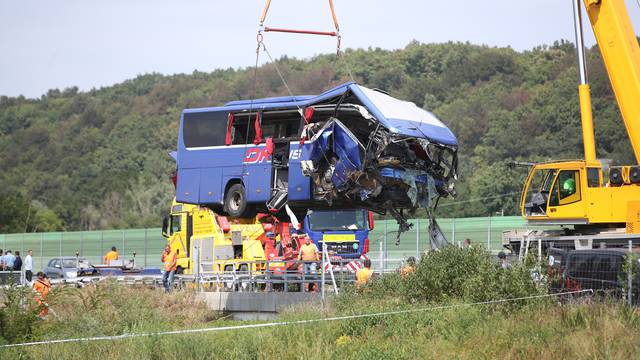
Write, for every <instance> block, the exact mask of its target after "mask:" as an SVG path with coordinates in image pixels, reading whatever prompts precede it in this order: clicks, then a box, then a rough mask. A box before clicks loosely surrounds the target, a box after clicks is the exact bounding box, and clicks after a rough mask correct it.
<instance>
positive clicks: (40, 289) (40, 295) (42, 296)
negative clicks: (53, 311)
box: [33, 271, 51, 318]
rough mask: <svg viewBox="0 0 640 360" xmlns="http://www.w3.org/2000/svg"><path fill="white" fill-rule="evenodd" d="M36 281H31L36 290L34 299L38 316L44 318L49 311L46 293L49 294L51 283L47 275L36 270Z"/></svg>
mask: <svg viewBox="0 0 640 360" xmlns="http://www.w3.org/2000/svg"><path fill="white" fill-rule="evenodd" d="M36 277H37V279H36V281H35V282H34V283H33V289H34V290H35V291H36V296H35V300H36V302H37V303H38V306H39V308H41V309H42V310H40V313H39V314H38V316H40V318H44V317H45V316H47V314H48V313H49V304H48V303H47V295H48V294H49V290H51V283H50V282H49V279H47V276H46V275H45V274H44V273H43V272H42V271H40V272H38V274H36Z"/></svg>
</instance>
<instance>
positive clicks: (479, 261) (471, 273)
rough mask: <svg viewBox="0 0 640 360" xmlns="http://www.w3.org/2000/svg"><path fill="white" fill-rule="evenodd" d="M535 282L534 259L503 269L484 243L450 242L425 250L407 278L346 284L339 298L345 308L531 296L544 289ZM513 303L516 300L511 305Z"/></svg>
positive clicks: (386, 277)
mask: <svg viewBox="0 0 640 360" xmlns="http://www.w3.org/2000/svg"><path fill="white" fill-rule="evenodd" d="M545 291H546V287H545V286H543V285H540V284H536V283H535V282H534V281H533V280H532V277H531V273H530V271H529V265H521V264H513V265H512V267H511V268H509V269H506V270H505V269H502V268H501V267H500V265H499V264H498V263H497V262H496V261H495V260H494V259H493V258H492V256H491V255H490V254H489V253H488V252H487V251H486V250H484V249H482V248H478V247H471V248H468V249H461V248H459V247H457V246H453V245H449V246H446V247H444V248H442V249H440V250H439V251H433V252H429V253H426V254H425V255H423V257H422V259H421V261H419V262H418V264H417V266H416V270H415V272H414V273H412V274H410V275H409V276H407V277H406V278H402V277H401V276H400V275H399V274H398V273H393V274H386V275H384V276H381V277H378V278H375V279H373V280H372V281H371V282H370V283H369V284H368V285H367V286H365V287H363V288H361V289H356V288H355V287H352V288H348V289H345V291H344V292H343V294H342V296H340V297H338V298H337V299H336V301H335V304H336V307H337V308H338V310H341V311H348V310H349V309H353V310H355V309H357V308H358V307H360V306H362V305H364V304H366V307H367V308H369V307H370V305H369V303H378V304H381V303H384V304H386V305H392V304H395V305H396V307H397V306H398V305H402V304H415V303H443V302H481V301H489V300H495V299H505V298H517V297H526V296H530V295H538V294H542V293H545ZM510 306H512V305H510Z"/></svg>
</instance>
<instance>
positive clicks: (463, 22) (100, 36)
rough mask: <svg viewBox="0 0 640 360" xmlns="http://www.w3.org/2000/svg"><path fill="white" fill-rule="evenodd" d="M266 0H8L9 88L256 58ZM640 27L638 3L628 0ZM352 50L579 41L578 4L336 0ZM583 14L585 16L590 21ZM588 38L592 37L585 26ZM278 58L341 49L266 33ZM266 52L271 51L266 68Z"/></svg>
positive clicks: (305, 1) (2, 4) (295, 22)
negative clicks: (456, 43)
mask: <svg viewBox="0 0 640 360" xmlns="http://www.w3.org/2000/svg"><path fill="white" fill-rule="evenodd" d="M264 3H265V0H235V1H230V0H225V1H221V0H208V1H207V0H182V1H175V0H110V1H98V0H58V1H51V0H42V1H36V0H13V1H12V0H0V95H8V96H17V95H24V96H27V97H39V96H40V95H42V94H44V93H46V92H47V90H48V89H52V88H59V89H64V88H66V87H71V86H77V87H79V88H80V90H89V89H91V88H94V87H95V88H99V87H101V86H108V85H112V84H115V83H119V82H122V81H124V80H127V79H130V78H133V77H135V76H137V75H140V74H145V73H151V72H158V73H162V74H175V73H192V72H193V71H194V70H199V71H212V70H214V69H217V68H229V67H234V68H238V67H248V66H253V64H254V62H255V46H256V36H255V35H256V32H257V29H258V19H259V17H260V14H261V12H262V8H263V6H264ZM626 3H627V7H628V9H629V13H630V15H631V20H632V22H633V23H634V25H635V27H636V28H638V27H640V8H639V7H638V4H637V3H636V0H626ZM334 4H335V7H336V13H337V16H338V20H339V22H340V30H341V34H342V46H343V48H346V47H349V48H367V47H380V48H383V49H397V48H402V47H404V46H406V45H407V44H408V43H409V42H411V41H412V40H418V41H420V42H423V43H440V42H447V41H469V42H471V43H474V44H485V45H490V46H511V47H512V48H514V49H516V50H519V51H522V50H527V49H531V48H533V47H535V46H538V45H541V44H552V43H553V42H554V41H555V40H559V39H567V40H571V41H573V40H574V32H573V13H572V0H536V1H523V0H492V1H472V0H444V1H430V0H395V1H382V0H334ZM585 21H586V18H585ZM265 25H266V26H270V27H281V28H296V29H313V30H321V31H331V30H333V23H332V21H331V15H330V12H329V7H328V2H327V1H325V0H272V5H271V8H270V10H269V13H268V16H267V20H266V21H265ZM585 33H586V34H587V36H586V38H585V40H586V42H587V45H592V44H594V43H595V41H594V38H593V35H591V29H590V27H589V26H588V23H587V22H585ZM264 41H265V44H266V45H267V48H268V49H269V52H270V53H271V54H272V55H273V56H274V57H280V56H283V55H287V56H295V57H298V58H308V57H311V56H313V55H316V54H320V53H329V52H334V51H335V39H333V38H329V37H319V36H308V35H292V34H277V33H268V34H266V35H265V37H264ZM265 60H266V57H264V56H263V57H262V61H261V63H264V61H265Z"/></svg>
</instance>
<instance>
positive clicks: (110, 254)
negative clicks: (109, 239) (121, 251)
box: [104, 250, 118, 264]
mask: <svg viewBox="0 0 640 360" xmlns="http://www.w3.org/2000/svg"><path fill="white" fill-rule="evenodd" d="M111 260H118V252H116V251H113V250H111V251H109V252H108V253H107V254H106V255H105V256H104V263H105V264H109V262H110V261H111Z"/></svg>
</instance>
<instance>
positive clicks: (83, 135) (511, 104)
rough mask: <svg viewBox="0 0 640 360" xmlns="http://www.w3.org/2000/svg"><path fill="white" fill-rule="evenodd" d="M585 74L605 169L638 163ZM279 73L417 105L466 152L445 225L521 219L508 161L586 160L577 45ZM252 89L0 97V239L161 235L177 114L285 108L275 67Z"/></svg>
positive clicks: (424, 53) (297, 67) (377, 52)
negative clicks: (35, 234) (251, 106)
mask: <svg viewBox="0 0 640 360" xmlns="http://www.w3.org/2000/svg"><path fill="white" fill-rule="evenodd" d="M588 61H589V62H588V64H589V76H590V81H591V84H592V93H593V108H594V118H595V129H596V142H597V144H596V145H597V150H598V157H599V158H610V159H614V160H616V162H618V163H622V162H632V161H633V154H632V152H631V150H630V147H629V143H628V140H626V133H625V130H624V126H623V124H622V122H621V120H620V116H619V113H618V110H617V107H616V104H615V100H614V98H613V94H612V92H611V89H610V86H609V83H608V78H607V76H606V73H605V71H604V68H603V66H602V61H601V58H600V54H599V52H598V50H597V48H593V49H590V50H589V51H588ZM347 63H348V66H347V65H346V64H347ZM278 67H279V68H280V69H281V70H282V72H283V74H284V76H285V78H286V79H287V83H288V85H289V86H290V88H291V90H292V91H293V92H294V93H295V94H316V93H319V92H321V91H323V90H326V89H327V88H329V87H331V86H334V85H337V84H339V83H341V82H343V81H345V80H348V79H349V75H348V71H347V68H350V69H351V72H352V74H353V76H354V77H355V78H356V80H357V81H359V82H360V83H361V84H364V85H366V86H368V87H377V88H381V89H385V90H387V91H388V92H389V93H390V94H391V95H393V96H395V97H398V98H401V99H406V100H410V101H413V102H415V103H416V104H418V105H420V106H423V107H424V108H426V109H429V110H431V111H433V112H434V113H435V114H436V115H437V116H438V117H439V118H440V119H441V120H442V121H443V122H444V123H446V124H447V125H449V126H450V127H451V129H452V130H453V132H454V133H455V134H456V135H457V136H458V140H459V143H460V159H461V161H460V182H459V187H458V189H459V191H458V192H459V194H460V195H459V197H458V199H457V201H461V202H463V203H462V204H461V205H455V206H441V207H440V209H439V211H438V212H439V213H440V214H439V215H440V216H475V215H478V216H486V215H488V214H490V213H495V212H499V211H501V210H504V212H505V214H515V213H516V210H515V206H516V204H517V200H518V196H517V194H514V193H517V192H519V191H520V187H521V185H522V179H523V178H524V176H525V175H526V168H511V167H510V166H509V163H510V161H512V160H514V159H518V160H527V161H532V160H546V159H560V158H578V157H581V156H582V140H581V130H580V114H579V108H578V96H577V82H578V73H577V67H576V60H575V49H574V46H573V45H572V44H571V43H568V42H564V41H563V42H558V43H556V44H554V45H553V46H548V47H547V46H542V47H539V48H536V49H533V50H531V51H525V52H517V51H514V50H513V49H510V48H494V47H486V46H477V45H471V44H468V43H447V44H420V43H415V42H414V43H411V44H409V45H408V46H406V47H405V48H404V49H401V50H395V51H386V50H381V49H367V50H363V49H360V50H349V51H347V53H346V56H345V57H344V58H343V59H342V60H340V61H336V58H335V56H334V55H321V56H318V57H315V58H313V59H310V60H296V59H291V58H286V57H284V58H281V59H280V60H278ZM255 79H256V81H254V71H253V69H239V70H238V69H226V70H217V71H214V72H212V73H203V72H194V73H193V74H190V75H172V76H163V75H160V74H148V75H141V76H138V77H137V78H135V79H132V80H128V81H125V82H123V83H121V84H117V85H114V86H110V87H104V88H101V89H95V90H91V91H88V92H79V91H78V89H76V88H70V89H65V90H62V91H61V90H57V89H56V90H50V91H49V92H47V94H46V95H43V96H42V97H41V98H39V99H26V98H24V97H17V98H15V97H6V96H2V97H0V232H22V231H25V230H26V231H50V230H72V229H106V228H124V227H142V226H159V224H160V222H161V214H162V213H163V212H164V211H166V210H167V209H168V201H169V200H170V199H171V197H172V196H173V194H172V192H173V185H172V184H171V180H170V177H169V174H170V173H171V171H172V169H173V168H174V164H173V160H172V159H171V158H170V157H169V156H168V152H169V151H170V150H173V149H175V147H176V143H177V129H178V119H179V114H180V111H181V110H182V109H183V108H185V107H201V106H214V105H220V104H222V103H224V102H227V101H230V100H237V99H245V98H249V97H250V96H251V95H253V94H254V93H255V95H256V97H265V96H275V95H286V94H287V91H286V88H285V87H284V85H283V84H282V82H281V80H280V78H279V77H278V74H277V73H276V71H275V68H274V66H273V64H268V65H265V66H263V67H261V68H260V69H258V71H257V76H256V77H255ZM25 81H29V80H28V79H25ZM504 194H511V195H506V196H498V195H504ZM470 199H483V200H481V201H470V202H469V201H468V200H470ZM442 205H447V202H444V203H443V204H442Z"/></svg>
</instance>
